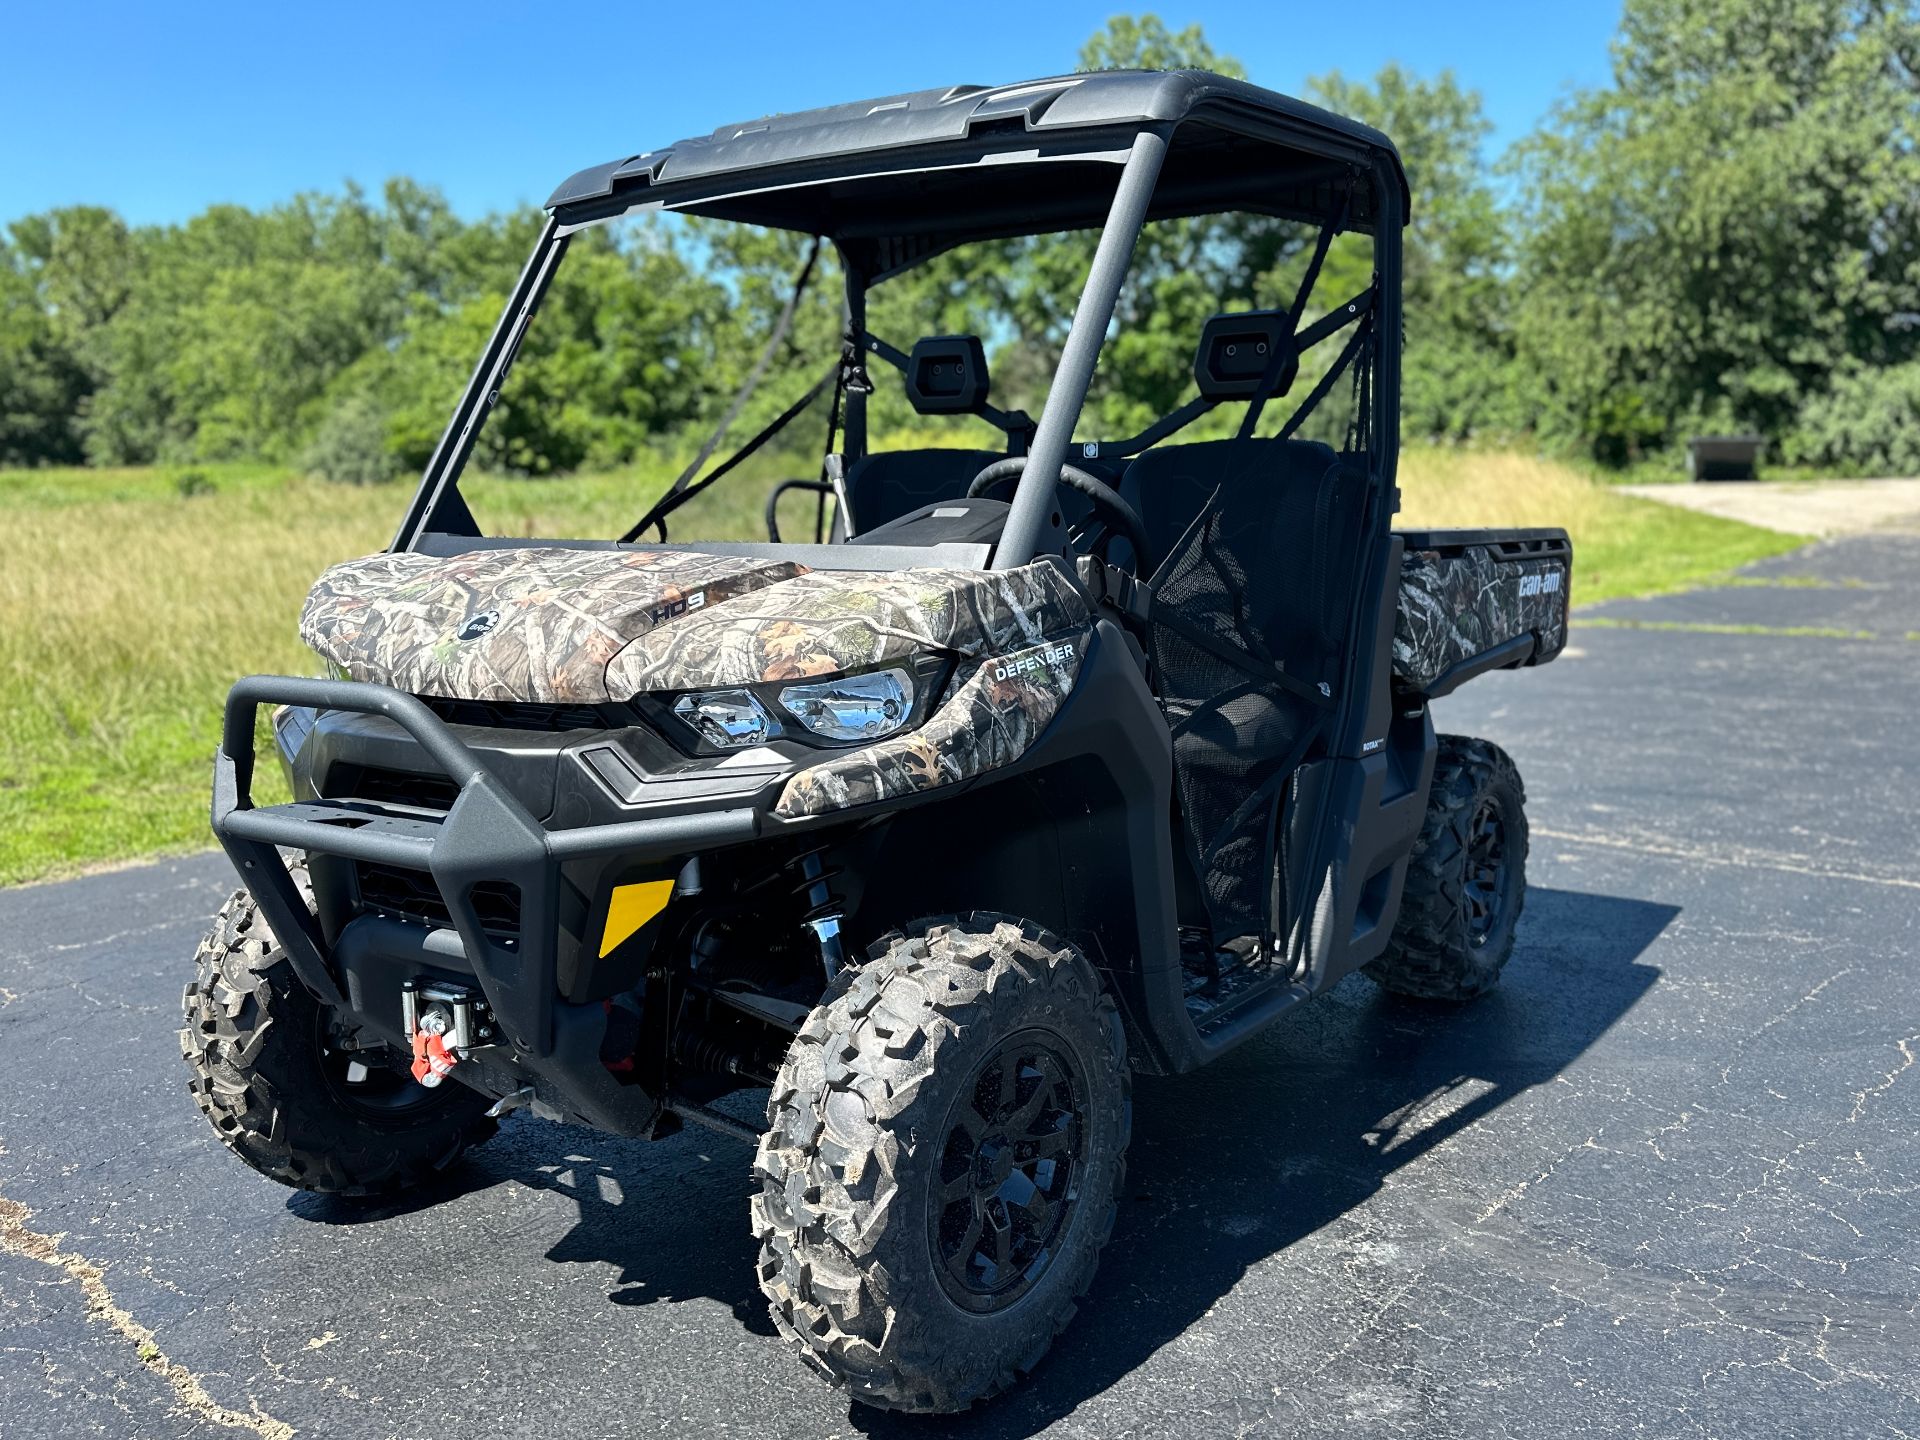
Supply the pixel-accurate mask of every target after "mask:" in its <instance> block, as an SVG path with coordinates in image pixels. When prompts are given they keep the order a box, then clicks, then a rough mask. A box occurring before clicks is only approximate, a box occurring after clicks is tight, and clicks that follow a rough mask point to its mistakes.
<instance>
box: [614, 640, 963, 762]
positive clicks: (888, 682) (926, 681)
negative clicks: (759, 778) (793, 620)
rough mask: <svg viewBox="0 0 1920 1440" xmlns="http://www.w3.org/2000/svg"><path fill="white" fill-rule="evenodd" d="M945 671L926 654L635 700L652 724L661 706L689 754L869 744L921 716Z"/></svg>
mask: <svg viewBox="0 0 1920 1440" xmlns="http://www.w3.org/2000/svg"><path fill="white" fill-rule="evenodd" d="M952 671H953V658H952V657H951V656H949V655H942V654H938V653H929V654H926V655H916V656H914V657H913V658H911V659H908V660H903V661H897V662H895V663H894V664H892V665H890V666H888V667H887V668H886V669H884V670H863V671H859V672H857V673H855V674H852V675H822V676H820V677H819V678H818V679H814V680H796V681H792V682H782V681H769V682H768V683H766V684H764V685H751V686H747V685H737V686H734V687H733V688H731V689H727V690H690V691H687V692H686V693H685V694H682V695H678V696H666V695H663V696H660V697H659V698H658V699H657V700H655V699H652V698H651V697H642V698H641V700H640V705H641V709H642V712H643V713H649V712H650V713H651V714H652V715H654V716H655V718H656V719H657V720H659V721H667V715H666V714H663V713H661V712H662V711H667V712H670V713H671V716H672V720H671V721H670V722H668V723H667V732H668V734H669V735H670V736H672V737H673V739H674V741H675V743H676V744H678V745H679V746H680V748H682V749H683V750H687V751H689V752H691V753H693V754H696V755H701V754H705V755H711V754H713V753H715V752H716V751H733V750H744V749H746V748H748V747H750V746H754V745H764V744H766V743H767V742H768V741H770V740H797V741H799V742H800V743H801V744H803V745H817V746H840V745H870V744H872V743H873V742H874V741H875V740H880V739H883V738H885V737H886V736H888V735H894V734H898V733H899V732H900V731H902V730H911V729H912V728H913V727H914V726H916V725H918V724H919V723H920V722H921V721H923V720H925V719H926V718H927V713H928V711H930V710H931V709H932V708H933V706H934V705H935V704H936V703H938V700H939V697H940V693H941V690H942V689H943V687H944V685H945V683H946V677H947V676H948V675H950V674H951V673H952ZM654 706H658V707H660V708H659V709H653V708H652V707H654Z"/></svg>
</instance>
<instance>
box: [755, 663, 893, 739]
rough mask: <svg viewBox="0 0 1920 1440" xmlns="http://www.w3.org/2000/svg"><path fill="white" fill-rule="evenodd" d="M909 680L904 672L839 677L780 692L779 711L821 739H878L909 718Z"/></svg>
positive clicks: (871, 672)
mask: <svg viewBox="0 0 1920 1440" xmlns="http://www.w3.org/2000/svg"><path fill="white" fill-rule="evenodd" d="M913 698H914V692H913V676H911V675H909V674H908V673H907V672H906V671H905V670H871V671H869V672H867V673H866V674H865V675H838V676H835V677H834V678H833V679H831V680H821V681H816V682H813V683H809V684H806V685H788V686H785V687H783V688H782V689H781V691H780V708H781V709H782V710H784V711H786V712H787V713H788V714H789V715H791V716H792V717H793V718H794V719H795V720H798V721H799V722H800V723H801V724H802V725H804V726H805V727H806V728H807V729H808V730H811V731H812V732H813V733H814V734H815V735H818V736H819V737H820V738H821V739H822V740H836V741H840V742H842V743H845V742H848V741H866V740H878V739H879V738H880V737H881V736H883V735H891V734H892V733H893V732H894V731H896V730H898V729H900V728H901V727H902V726H903V725H905V724H906V723H907V721H908V720H909V719H911V718H912V716H913Z"/></svg>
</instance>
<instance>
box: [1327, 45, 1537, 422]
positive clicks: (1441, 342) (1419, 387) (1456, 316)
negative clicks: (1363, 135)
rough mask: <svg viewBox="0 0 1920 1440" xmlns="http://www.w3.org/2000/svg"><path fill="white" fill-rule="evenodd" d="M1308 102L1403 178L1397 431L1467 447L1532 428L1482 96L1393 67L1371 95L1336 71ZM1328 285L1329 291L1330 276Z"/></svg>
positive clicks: (1450, 81) (1446, 77) (1447, 75)
mask: <svg viewBox="0 0 1920 1440" xmlns="http://www.w3.org/2000/svg"><path fill="white" fill-rule="evenodd" d="M1308 93H1309V95H1310V96H1311V98H1312V99H1313V100H1314V101H1316V102H1317V103H1318V104H1321V105H1324V106H1325V107H1326V108H1327V109H1329V110H1332V111H1333V112H1334V113H1335V114H1338V115H1345V116H1347V117H1349V118H1351V119H1354V120H1359V121H1361V122H1362V123H1364V124H1367V125H1371V126H1373V127H1374V128H1375V129H1376V130H1380V131H1382V132H1383V133H1385V134H1386V135H1387V136H1388V137H1389V138H1390V139H1391V140H1392V141H1393V142H1394V145H1395V147H1396V148H1397V149H1398V150H1399V152H1400V160H1401V164H1402V165H1403V166H1404V167H1405V169H1406V172H1407V183H1408V186H1409V188H1410V190H1411V192H1412V197H1413V199H1412V209H1411V223H1410V225H1409V226H1408V229H1407V232H1406V235H1405V251H1404V260H1403V270H1404V274H1403V280H1402V303H1403V305H1404V307H1405V311H1406V362H1405V365H1404V367H1403V376H1404V378H1403V382H1402V391H1401V401H1400V409H1401V427H1402V429H1403V430H1404V431H1405V432H1406V433H1407V434H1409V435H1413V436H1425V437H1429V438H1435V439H1450V440H1464V439H1469V438H1471V437H1473V436H1476V435H1486V434H1494V435H1511V434H1514V433H1516V432H1518V431H1521V430H1524V429H1526V428H1528V425H1529V421H1530V415H1529V413H1528V408H1527V406H1526V404H1525V400H1524V390H1523V385H1522V383H1521V377H1520V374H1519V372H1518V369H1517V367H1516V365H1515V363H1514V339H1513V334H1512V330H1511V327H1510V325H1509V324H1508V322H1507V302H1508V291H1509V284H1508V265H1509V258H1510V247H1511V240H1510V237H1509V234H1508V220H1507V216H1506V214H1505V213H1504V212H1503V211H1502V209H1501V207H1500V204H1499V201H1498V199H1497V198H1496V196H1495V195H1494V191H1493V187H1492V185H1491V184H1490V183H1489V180H1488V172H1487V166H1486V162H1485V159H1484V157H1483V156H1482V154H1481V148H1482V146H1483V144H1484V143H1485V141H1486V138H1487V136H1488V134H1489V133H1490V132H1491V131H1492V128H1493V127H1492V125H1491V124H1490V123H1489V122H1488V120H1487V118H1486V115H1485V113H1484V111H1483V110H1482V109H1481V103H1480V96H1479V95H1478V93H1476V92H1474V91H1471V90H1463V89H1461V88H1460V85H1459V83H1458V82H1457V81H1456V80H1455V79H1454V77H1453V74H1452V73H1451V72H1450V71H1442V72H1441V73H1440V74H1439V75H1438V76H1436V77H1435V78H1433V79H1431V80H1425V79H1422V78H1420V77H1419V76H1417V75H1413V74H1411V73H1410V72H1408V71H1406V70H1404V69H1402V68H1401V67H1400V66H1398V65H1391V64H1390V65H1387V66H1385V67H1384V68H1383V69H1381V71H1380V72H1379V74H1378V75H1376V76H1375V77H1374V79H1373V81H1372V83H1371V84H1366V83H1359V82H1355V81H1351V80H1348V79H1346V78H1345V77H1344V76H1342V75H1341V74H1340V73H1339V72H1338V71H1332V72H1330V73H1328V74H1326V75H1322V76H1319V77H1317V78H1316V79H1314V80H1311V81H1309V82H1308ZM1327 278H1328V282H1329V283H1330V284H1334V282H1335V280H1336V274H1335V273H1333V272H1330V273H1329V275H1328V277H1327ZM1344 278H1345V281H1346V283H1347V285H1348V287H1349V288H1354V287H1353V281H1354V280H1355V279H1364V276H1363V275H1362V276H1356V275H1354V274H1353V267H1352V266H1349V270H1348V274H1347V275H1346V276H1345V277H1344ZM1334 288H1336V289H1338V288H1339V285H1338V284H1334ZM1341 293H1343V294H1344V293H1346V292H1345V291H1344V290H1343V291H1342V292H1341Z"/></svg>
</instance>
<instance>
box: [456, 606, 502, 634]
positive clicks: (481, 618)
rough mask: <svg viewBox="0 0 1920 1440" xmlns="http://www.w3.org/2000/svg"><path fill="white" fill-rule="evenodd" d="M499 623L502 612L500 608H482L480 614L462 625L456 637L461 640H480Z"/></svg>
mask: <svg viewBox="0 0 1920 1440" xmlns="http://www.w3.org/2000/svg"><path fill="white" fill-rule="evenodd" d="M499 623H500V612H499V611H498V610H482V611H481V612H480V613H479V614H478V615H476V616H474V617H473V618H472V619H471V620H469V621H467V623H466V624H464V625H462V626H461V627H460V631H459V634H458V636H457V637H456V638H458V639H461V640H478V639H479V638H480V637H481V636H482V635H485V634H486V633H487V632H488V631H490V630H492V629H493V627H494V626H496V625H498V624H499Z"/></svg>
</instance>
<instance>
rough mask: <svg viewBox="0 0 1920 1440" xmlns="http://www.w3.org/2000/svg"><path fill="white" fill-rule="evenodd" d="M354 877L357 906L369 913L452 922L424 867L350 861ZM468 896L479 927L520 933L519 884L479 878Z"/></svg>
mask: <svg viewBox="0 0 1920 1440" xmlns="http://www.w3.org/2000/svg"><path fill="white" fill-rule="evenodd" d="M354 878H355V880H356V881H357V882H358V883H359V886H360V908H361V909H362V910H363V911H367V912H370V913H373V914H379V915H391V916H393V917H394V918H396V919H400V920H412V921H414V922H416V923H418V924H423V925H441V926H447V927H451V926H452V925H453V915H452V912H451V911H449V910H448V909H447V904H446V901H445V900H443V899H441V897H440V890H439V887H438V886H436V885H435V884H434V883H433V876H432V875H430V874H428V873H427V872H426V871H424V870H409V869H406V868H405V867H404V866H399V865H376V864H374V863H372V862H370V861H366V860H359V861H355V862H354ZM469 898H470V899H471V900H472V901H473V908H474V910H475V911H476V912H478V914H479V916H480V928H481V929H482V930H485V931H486V932H487V933H488V934H489V935H495V936H499V937H502V938H505V939H513V938H514V937H516V936H518V935H519V933H520V887H519V886H518V885H510V884H508V883H507V882H506V881H504V880H483V881H481V882H480V883H479V884H478V885H476V886H474V887H473V890H472V891H471V893H470V896H469Z"/></svg>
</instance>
